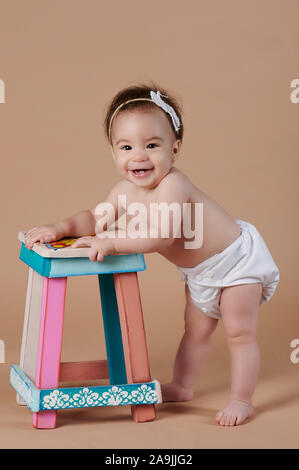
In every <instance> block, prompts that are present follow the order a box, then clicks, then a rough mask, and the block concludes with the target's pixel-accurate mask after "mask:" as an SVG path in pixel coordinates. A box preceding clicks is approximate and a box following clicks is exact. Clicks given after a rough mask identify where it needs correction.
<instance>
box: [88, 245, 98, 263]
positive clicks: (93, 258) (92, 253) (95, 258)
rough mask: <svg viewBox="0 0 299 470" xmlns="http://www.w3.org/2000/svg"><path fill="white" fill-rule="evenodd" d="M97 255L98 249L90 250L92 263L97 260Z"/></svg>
mask: <svg viewBox="0 0 299 470" xmlns="http://www.w3.org/2000/svg"><path fill="white" fill-rule="evenodd" d="M97 255H98V250H97V248H90V250H89V259H90V261H96V260H97Z"/></svg>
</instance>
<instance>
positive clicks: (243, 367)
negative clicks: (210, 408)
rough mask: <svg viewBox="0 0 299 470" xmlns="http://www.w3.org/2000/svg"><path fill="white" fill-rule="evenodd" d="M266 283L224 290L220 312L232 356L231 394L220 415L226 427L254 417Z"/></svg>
mask: <svg viewBox="0 0 299 470" xmlns="http://www.w3.org/2000/svg"><path fill="white" fill-rule="evenodd" d="M261 294H262V284H261V283H255V284H242V285H239V286H232V287H226V288H224V289H223V292H222V295H221V299H220V312H221V315H222V319H223V325H224V329H225V331H226V335H227V341H228V346H229V350H230V356H231V381H232V383H231V394H230V398H229V401H228V403H227V404H226V406H225V407H224V408H223V410H221V411H219V412H218V413H217V415H216V420H217V421H218V423H219V424H221V425H223V426H234V425H237V424H241V423H242V422H243V421H244V420H245V419H246V418H248V417H249V416H251V415H252V413H253V408H252V404H251V397H252V395H253V392H254V389H255V386H256V382H257V378H258V372H259V366H260V354H259V347H258V343H257V339H256V327H257V320H258V313H259V305H260V299H261Z"/></svg>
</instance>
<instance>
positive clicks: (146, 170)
mask: <svg viewBox="0 0 299 470" xmlns="http://www.w3.org/2000/svg"><path fill="white" fill-rule="evenodd" d="M151 170H153V168H142V169H139V170H130V171H131V172H132V173H134V175H144V174H145V173H148V172H149V171H151Z"/></svg>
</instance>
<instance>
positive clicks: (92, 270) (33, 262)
mask: <svg viewBox="0 0 299 470" xmlns="http://www.w3.org/2000/svg"><path fill="white" fill-rule="evenodd" d="M20 260H21V261H23V262H24V263H26V264H27V265H28V266H30V267H31V268H32V269H34V270H35V271H37V272H38V273H39V274H41V275H42V276H45V277H50V278H52V277H68V276H84V275H91V274H110V273H123V272H126V273H127V272H138V271H144V270H145V269H146V266H145V261H144V256H143V254H142V253H135V254H129V255H108V256H105V260H104V261H103V262H99V261H90V259H89V258H44V257H43V256H41V255H39V254H37V253H35V252H34V251H32V250H28V248H26V247H25V244H24V243H22V246H21V252H20Z"/></svg>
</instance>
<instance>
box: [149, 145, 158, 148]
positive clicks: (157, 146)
mask: <svg viewBox="0 0 299 470" xmlns="http://www.w3.org/2000/svg"><path fill="white" fill-rule="evenodd" d="M149 145H155V146H156V147H158V146H157V144H148V146H149ZM151 148H154V147H151Z"/></svg>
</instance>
